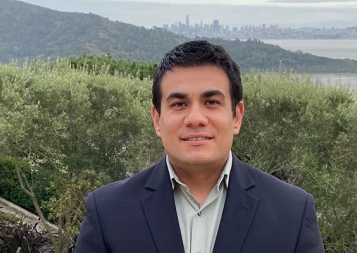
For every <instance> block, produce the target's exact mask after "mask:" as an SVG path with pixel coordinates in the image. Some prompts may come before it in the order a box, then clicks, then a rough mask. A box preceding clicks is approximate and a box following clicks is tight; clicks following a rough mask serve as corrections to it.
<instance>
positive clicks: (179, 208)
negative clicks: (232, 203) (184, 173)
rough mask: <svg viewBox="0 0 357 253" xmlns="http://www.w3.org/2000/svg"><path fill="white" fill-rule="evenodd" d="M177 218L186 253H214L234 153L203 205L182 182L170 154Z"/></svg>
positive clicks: (169, 168)
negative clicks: (173, 166)
mask: <svg viewBox="0 0 357 253" xmlns="http://www.w3.org/2000/svg"><path fill="white" fill-rule="evenodd" d="M166 163H167V168H168V170H169V174H170V178H171V182H172V190H173V191H174V200H175V205H176V212H177V218H178V221H179V225H180V230H181V236H182V241H183V245H184V248H185V253H211V252H213V247H214V243H215V241H216V236H217V232H218V227H219V223H220V221H221V217H222V212H223V208H224V203H225V201H226V196H227V188H228V182H229V174H230V171H231V168H232V153H231V152H229V157H228V160H227V162H226V165H225V166H224V168H223V171H222V173H221V176H220V177H219V179H218V182H217V184H216V186H215V187H213V189H212V190H211V192H210V194H209V195H208V197H207V199H206V200H205V202H204V203H203V205H202V206H200V204H199V203H198V202H197V200H196V199H195V198H194V196H193V195H192V194H191V193H190V191H189V188H188V187H187V186H186V185H185V184H184V183H182V182H181V181H180V179H179V178H178V176H177V175H176V173H175V171H174V170H173V168H172V166H171V164H170V162H169V158H168V156H167V155H166Z"/></svg>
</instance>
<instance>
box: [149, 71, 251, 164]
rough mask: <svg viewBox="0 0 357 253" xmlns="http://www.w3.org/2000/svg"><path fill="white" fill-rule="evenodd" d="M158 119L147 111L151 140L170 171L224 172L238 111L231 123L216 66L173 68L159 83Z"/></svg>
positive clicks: (223, 75)
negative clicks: (158, 145) (152, 133)
mask: <svg viewBox="0 0 357 253" xmlns="http://www.w3.org/2000/svg"><path fill="white" fill-rule="evenodd" d="M161 94H162V96H161V114H160V115H159V114H158V113H157V111H156V109H155V108H154V107H153V108H152V117H153V122H154V127H155V130H156V134H157V135H158V136H159V137H160V138H161V139H162V143H163V145H164V148H165V151H166V152H167V154H168V156H169V160H170V162H171V164H172V165H173V167H174V168H176V169H179V168H199V167H201V168H205V167H207V166H208V167H210V166H212V167H213V166H215V167H217V166H224V164H225V162H226V160H227V158H228V155H229V150H230V149H231V146H232V142H233V136H234V135H236V134H238V132H239V129H240V126H241V120H242V116H243V111H244V106H243V103H242V102H241V103H239V105H237V106H236V108H235V110H236V116H235V117H233V113H232V103H231V96H230V88H229V80H228V77H227V75H226V73H225V72H224V71H223V70H222V69H221V68H218V67H216V66H199V67H175V68H173V69H172V71H167V72H166V73H165V75H164V77H163V79H162V82H161Z"/></svg>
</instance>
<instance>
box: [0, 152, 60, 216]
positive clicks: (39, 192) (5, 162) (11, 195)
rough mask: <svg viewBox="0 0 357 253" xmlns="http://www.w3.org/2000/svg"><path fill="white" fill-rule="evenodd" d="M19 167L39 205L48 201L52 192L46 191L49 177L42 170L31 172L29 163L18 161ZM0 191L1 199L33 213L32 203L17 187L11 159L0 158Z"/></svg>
mask: <svg viewBox="0 0 357 253" xmlns="http://www.w3.org/2000/svg"><path fill="white" fill-rule="evenodd" d="M19 165H20V168H21V170H22V172H23V173H24V175H25V176H26V177H27V178H28V179H29V181H30V183H31V185H32V186H33V191H34V192H35V194H36V196H37V197H38V199H39V200H40V204H41V202H43V201H46V200H48V199H49V198H50V197H51V196H52V195H53V192H51V191H48V190H47V187H49V182H50V177H51V176H50V175H49V174H48V173H46V171H43V170H39V171H36V170H31V168H30V165H29V163H28V162H26V161H25V160H20V161H19ZM0 191H1V192H2V196H1V197H3V198H5V199H8V200H11V202H13V203H15V204H16V205H19V206H21V207H23V208H25V209H27V210H29V211H31V212H33V213H35V208H34V206H33V203H32V201H31V200H30V199H29V197H28V196H27V195H26V194H25V193H24V192H23V191H22V190H21V189H20V187H19V180H18V178H17V175H16V172H15V165H14V159H13V158H12V157H0Z"/></svg>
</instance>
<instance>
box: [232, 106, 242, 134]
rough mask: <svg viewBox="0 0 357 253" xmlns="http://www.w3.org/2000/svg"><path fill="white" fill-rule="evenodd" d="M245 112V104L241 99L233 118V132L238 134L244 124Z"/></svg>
mask: <svg viewBox="0 0 357 253" xmlns="http://www.w3.org/2000/svg"><path fill="white" fill-rule="evenodd" d="M243 114H244V104H243V102H242V101H240V102H239V103H238V104H237V105H236V116H235V117H234V119H233V133H234V134H235V135H237V134H238V133H239V131H240V127H241V125H242V119H243Z"/></svg>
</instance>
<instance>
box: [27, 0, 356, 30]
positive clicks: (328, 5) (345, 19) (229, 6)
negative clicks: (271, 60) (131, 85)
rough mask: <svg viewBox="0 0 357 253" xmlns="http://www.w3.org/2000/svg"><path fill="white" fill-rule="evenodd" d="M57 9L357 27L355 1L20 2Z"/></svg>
mask: <svg viewBox="0 0 357 253" xmlns="http://www.w3.org/2000/svg"><path fill="white" fill-rule="evenodd" d="M22 2H27V3H31V4H35V5H39V6H43V7H47V8H50V9H56V10H58V11H70V12H82V13H90V12H91V13H94V14H98V15H100V16H103V17H107V18H109V19H111V20H118V21H122V22H125V23H130V24H134V25H138V26H144V27H147V28H151V27H153V26H158V27H162V25H163V24H174V23H178V22H183V23H184V22H185V19H186V15H189V18H190V24H195V23H200V22H201V20H202V22H203V23H204V24H211V23H212V22H213V20H214V19H218V20H219V22H220V24H222V25H228V26H231V27H233V26H238V27H240V26H243V25H262V24H266V25H268V26H269V25H279V26H281V27H293V28H298V27H326V28H330V27H348V26H357V0H354V1H350V0H340V1H336V0H141V1H140V2H138V1H128V0H127V1H123V0H22Z"/></svg>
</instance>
